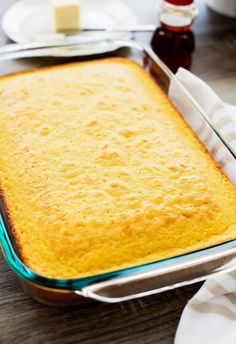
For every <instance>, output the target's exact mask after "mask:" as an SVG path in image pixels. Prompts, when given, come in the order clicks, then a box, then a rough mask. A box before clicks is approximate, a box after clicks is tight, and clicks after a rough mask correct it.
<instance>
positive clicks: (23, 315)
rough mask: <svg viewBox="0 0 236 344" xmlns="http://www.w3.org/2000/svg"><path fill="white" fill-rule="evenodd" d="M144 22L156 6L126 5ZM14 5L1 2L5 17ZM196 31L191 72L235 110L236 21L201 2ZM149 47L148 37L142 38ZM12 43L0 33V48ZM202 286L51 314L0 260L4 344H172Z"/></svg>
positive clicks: (141, 0)
mask: <svg viewBox="0 0 236 344" xmlns="http://www.w3.org/2000/svg"><path fill="white" fill-rule="evenodd" d="M125 1H126V2H127V3H130V5H131V6H133V8H134V9H135V10H136V11H137V14H138V16H139V19H140V22H143V23H145V22H155V21H157V13H156V11H155V0H148V1H147V0H135V1H134V0H125ZM14 2H15V0H1V1H0V15H2V14H3V13H4V11H5V10H6V9H7V8H8V7H9V6H10V5H11V4H12V3H14ZM198 5H199V7H200V10H201V11H200V16H199V18H198V20H197V21H196V23H195V25H194V31H195V34H196V52H195V55H194V61H193V65H192V70H193V72H194V73H196V74H197V75H199V76H200V77H202V78H203V79H204V80H206V81H207V82H208V83H209V84H210V85H211V86H212V87H213V88H214V89H215V90H216V92H217V93H218V94H219V95H220V96H221V97H222V98H223V99H224V100H225V101H228V102H230V103H234V104H236V20H233V19H228V18H226V17H223V16H220V15H218V14H215V13H213V12H211V11H209V10H207V9H206V7H205V5H204V3H203V2H202V1H198ZM138 38H139V39H142V40H144V41H146V42H148V41H149V40H150V36H148V35H140V36H139V37H138ZM7 42H8V40H7V38H6V37H5V36H4V34H3V33H2V32H0V44H1V45H2V44H5V43H7ZM22 64H24V68H25V67H27V66H31V62H30V61H29V62H25V61H18V62H9V63H7V64H5V63H4V64H1V65H0V72H1V73H2V72H4V73H6V72H10V71H14V70H17V69H19V68H21V67H22ZM199 287H200V284H197V285H193V286H189V287H185V288H181V289H176V290H174V291H170V292H166V293H163V294H159V295H156V296H152V297H148V298H144V299H140V300H136V301H132V302H127V303H123V304H117V305H106V304H101V303H88V304H85V305H82V306H81V307H78V308H74V309H59V308H49V307H46V306H44V305H40V304H38V303H37V302H36V301H33V300H31V299H30V298H29V297H28V296H27V295H25V294H24V293H23V291H22V290H21V287H20V286H19V285H18V281H17V279H16V277H15V276H14V274H13V273H12V272H11V271H10V269H9V268H8V266H7V265H6V263H5V262H4V259H3V257H2V255H1V254H0V343H1V344H72V343H86V344H95V343H96V344H97V343H99V344H100V343H101V344H115V343H117V344H118V343H122V344H132V343H135V344H154V343H155V344H171V343H173V341H174V335H175V332H176V328H177V324H178V321H179V318H180V315H181V312H182V310H183V308H184V306H185V304H186V303H187V301H188V300H189V299H190V298H191V297H192V296H193V294H194V293H196V291H197V290H198V289H199ZM190 344H191V343H190Z"/></svg>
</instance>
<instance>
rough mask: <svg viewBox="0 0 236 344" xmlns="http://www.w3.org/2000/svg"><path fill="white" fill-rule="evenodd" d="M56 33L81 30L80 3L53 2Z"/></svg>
mask: <svg viewBox="0 0 236 344" xmlns="http://www.w3.org/2000/svg"><path fill="white" fill-rule="evenodd" d="M51 2H52V7H53V16H54V26H55V31H56V32H64V31H73V30H79V28H80V1H79V0H51Z"/></svg>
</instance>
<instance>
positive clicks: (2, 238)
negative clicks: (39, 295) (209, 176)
mask: <svg viewBox="0 0 236 344" xmlns="http://www.w3.org/2000/svg"><path fill="white" fill-rule="evenodd" d="M112 44H113V45H115V46H117V49H119V48H135V49H138V50H139V51H142V52H143V53H145V54H147V55H148V56H149V58H151V59H152V60H153V62H154V63H155V64H156V65H157V66H158V67H159V68H161V70H162V71H163V72H164V73H165V75H166V76H167V77H168V78H169V79H170V80H171V79H174V80H175V82H176V83H177V84H178V86H180V88H181V89H182V91H183V92H184V93H185V95H186V97H187V98H188V100H189V101H190V102H191V105H193V107H194V108H195V109H196V110H197V112H198V113H199V114H200V115H201V117H203V119H204V120H205V121H206V122H207V124H208V125H209V126H210V127H211V129H212V130H213V132H214V133H215V134H216V135H217V137H218V138H219V139H220V141H221V142H222V144H223V145H224V146H225V148H226V149H227V150H228V151H229V153H230V154H231V155H232V156H233V158H234V159H235V160H236V153H235V152H234V150H233V149H232V147H231V146H230V145H229V144H228V143H227V142H226V141H225V140H224V138H223V137H222V135H221V134H220V133H219V131H218V130H217V129H216V128H215V126H214V125H213V124H212V123H211V122H210V121H209V120H208V118H207V117H206V115H205V114H204V111H203V110H202V108H201V107H200V106H199V104H198V103H197V102H196V101H195V99H194V98H193V97H192V95H191V94H190V93H189V92H188V90H187V89H186V88H185V87H184V86H183V85H182V84H181V83H180V82H179V81H178V80H177V79H176V77H175V75H174V74H173V73H172V72H171V71H170V70H169V68H168V67H167V66H166V65H165V64H164V63H163V62H162V61H161V60H160V59H159V58H158V57H157V56H156V55H155V53H154V52H153V51H152V50H151V48H149V47H148V46H146V45H144V44H142V43H139V42H137V41H136V42H132V41H112ZM5 221H6V219H4V214H3V213H2V212H0V244H1V247H2V250H3V253H4V256H5V258H6V261H7V263H8V265H9V266H10V268H11V269H12V270H13V271H14V272H15V273H16V274H17V275H18V276H19V277H21V278H23V279H24V280H26V281H29V282H31V283H34V284H36V285H40V286H43V287H46V288H53V289H57V290H65V291H76V290H77V291H80V290H81V289H82V288H84V287H87V286H90V285H92V284H94V283H99V282H104V281H109V280H114V279H116V278H122V277H127V276H131V275H136V276H137V275H138V274H139V273H143V272H146V271H150V270H152V271H153V270H154V269H158V268H161V267H163V266H165V265H167V264H168V263H169V264H170V263H173V264H174V263H178V262H180V261H182V262H183V261H188V260H190V259H191V258H194V257H197V256H199V255H204V253H205V254H208V253H209V252H214V251H216V250H218V249H224V248H225V249H227V248H232V247H236V238H235V239H233V240H229V241H227V242H223V243H220V244H217V245H214V246H210V247H206V248H203V249H200V250H196V251H192V252H189V253H185V254H181V255H177V256H174V257H168V258H165V259H161V260H157V261H152V262H150V263H145V264H140V265H137V266H131V267H129V268H123V269H119V270H115V271H111V272H106V273H102V274H97V275H92V276H85V277H79V278H71V279H55V278H49V277H46V276H43V275H40V274H37V273H36V272H34V271H33V270H32V269H31V268H29V267H27V266H26V265H25V264H24V263H23V262H22V260H21V259H20V257H19V255H18V254H17V251H16V249H15V248H14V245H13V243H12V240H11V238H10V235H9V233H8V230H7V226H6V225H5V223H4V222H5Z"/></svg>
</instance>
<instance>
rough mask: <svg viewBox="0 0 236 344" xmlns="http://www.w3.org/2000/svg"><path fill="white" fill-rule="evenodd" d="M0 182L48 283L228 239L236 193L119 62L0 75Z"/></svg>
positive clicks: (175, 118) (28, 259)
mask: <svg viewBox="0 0 236 344" xmlns="http://www.w3.org/2000/svg"><path fill="white" fill-rule="evenodd" d="M0 93H1V107H0V119H1V133H0V180H1V187H2V191H3V194H4V199H5V202H6V205H7V208H8V214H9V219H10V220H11V223H12V228H13V232H14V235H15V237H16V240H17V243H18V247H19V249H20V252H21V255H22V258H23V260H24V261H25V263H26V264H27V265H29V266H30V267H31V268H32V269H33V270H34V271H36V272H38V273H40V274H42V275H45V276H48V277H56V278H72V277H79V276H88V275H92V274H97V273H102V272H106V271H111V270H115V269H120V268H125V267H128V266H132V265H137V264H140V263H146V262H151V261H154V260H158V259H162V258H166V257H170V256H174V255H177V254H182V253H186V252H189V251H191V250H196V249H200V248H203V247H207V246H209V245H214V244H218V243H220V242H224V241H227V240H230V239H233V238H235V236H236V213H235V205H236V191H235V189H234V187H233V186H232V185H231V183H230V182H229V181H228V180H227V178H226V177H225V176H224V175H223V174H222V173H221V171H220V170H219V169H218V168H217V167H216V165H215V163H214V162H213V160H212V159H211V157H210V156H209V155H208V154H207V153H206V151H205V150H204V148H203V146H202V145H201V144H200V143H199V142H198V140H197V139H196V138H195V137H194V135H193V133H192V132H191V130H190V129H189V128H188V127H187V125H186V124H185V123H184V122H183V120H182V118H181V117H180V116H179V114H178V113H177V112H176V110H175V109H174V108H173V106H172V105H171V104H170V102H169V100H168V99H167V97H166V96H165V95H164V94H163V92H162V91H161V90H160V89H159V88H158V87H157V86H156V84H155V82H154V81H153V80H152V79H151V78H150V77H149V76H148V75H147V74H146V72H144V70H142V69H141V68H140V67H139V66H138V65H136V64H134V63H132V62H129V61H128V60H126V59H119V58H113V59H104V60H100V61H95V62H83V63H81V62H80V63H75V64H68V65H64V66H60V67H55V68H48V69H42V70H38V71H36V72H29V73H26V74H19V75H15V76H10V77H5V78H1V79H0Z"/></svg>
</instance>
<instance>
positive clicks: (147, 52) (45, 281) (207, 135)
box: [0, 41, 236, 305]
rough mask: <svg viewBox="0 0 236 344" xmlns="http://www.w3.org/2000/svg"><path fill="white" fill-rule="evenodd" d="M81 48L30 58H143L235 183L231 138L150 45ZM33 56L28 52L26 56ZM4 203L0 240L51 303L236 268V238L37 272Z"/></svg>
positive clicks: (32, 287) (141, 292)
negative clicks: (96, 265)
mask: <svg viewBox="0 0 236 344" xmlns="http://www.w3.org/2000/svg"><path fill="white" fill-rule="evenodd" d="M76 49H77V50H76ZM76 49H75V48H74V49H72V50H69V52H68V51H66V52H65V51H63V50H62V49H60V48H59V50H57V53H55V50H54V53H51V52H50V51H48V53H47V54H48V55H47V56H52V55H54V59H53V60H52V59H51V58H50V59H43V58H42V56H43V52H41V53H40V54H39V56H40V55H41V58H40V61H39V60H37V59H33V60H30V63H31V65H32V66H33V67H38V63H40V65H42V64H44V65H45V64H46V65H48V64H50V65H51V64H58V63H64V62H68V60H67V58H68V57H69V58H70V61H71V60H78V59H79V60H87V59H90V60H91V59H99V58H101V57H104V56H109V57H111V56H122V57H126V58H129V59H131V60H134V61H136V62H138V63H139V64H140V65H141V66H142V67H143V68H144V69H145V70H146V71H147V72H148V73H150V74H151V75H152V76H153V77H154V79H155V80H156V82H157V83H158V84H159V85H160V86H161V88H162V89H163V90H164V92H165V93H166V94H167V95H168V90H169V87H171V88H172V90H173V89H174V94H175V95H177V98H176V99H175V100H174V104H175V106H176V107H177V108H178V109H187V111H182V113H181V114H182V115H183V117H184V119H185V121H186V122H187V123H188V124H189V125H190V126H191V127H192V129H193V131H194V132H195V134H196V135H197V136H198V137H199V139H200V140H201V141H202V142H203V144H204V145H205V146H206V148H207V149H208V151H209V152H210V154H211V155H212V156H213V158H214V159H215V160H216V162H217V163H218V164H219V166H220V167H221V168H222V169H223V170H224V172H225V174H227V175H228V177H229V178H231V180H232V182H233V183H234V184H235V178H236V156H235V153H234V151H233V149H232V148H231V146H230V143H229V142H228V143H226V142H225V140H224V138H223V137H222V136H221V135H220V133H219V132H218V130H217V129H216V128H214V126H213V125H212V124H211V123H210V121H209V119H208V118H207V117H206V116H205V114H204V111H202V109H201V108H200V106H199V105H198V104H197V103H196V101H195V100H194V95H190V94H189V92H188V90H186V89H185V88H184V87H183V86H182V85H181V84H180V83H179V82H178V80H176V78H175V77H174V75H173V74H172V73H171V72H170V70H169V69H168V68H167V67H166V66H165V65H164V64H163V62H162V61H161V60H160V59H159V58H158V57H157V56H156V55H155V54H154V53H153V52H152V50H151V49H150V48H149V47H146V46H144V45H142V44H140V43H135V42H132V41H111V42H107V45H103V46H102V48H101V44H97V46H96V44H95V45H93V47H92V49H89V47H88V46H85V45H84V46H78V47H77V48H76ZM91 51H92V53H91ZM30 56H31V54H30V52H28V56H27V57H30ZM34 56H37V55H34ZM55 56H57V58H56V59H55ZM12 57H14V54H13V56H12ZM17 57H19V56H17ZM65 57H66V59H65ZM186 114H187V115H186ZM0 203H1V204H0V208H1V217H0V241H1V247H2V250H3V253H4V255H5V258H6V261H7V263H8V264H9V266H10V267H11V269H12V270H13V271H14V272H15V273H16V274H17V276H18V277H19V279H20V281H21V283H22V285H23V287H24V289H25V290H26V291H27V292H28V293H29V294H30V295H31V296H33V297H34V298H35V299H37V300H39V301H42V302H46V303H47V304H52V305H71V304H77V303H79V302H83V301H86V299H87V300H88V299H93V300H98V301H103V302H108V303H113V302H121V301H125V300H131V299H134V298H138V297H143V296H147V295H151V294H155V293H160V292H163V291H166V290H170V289H173V288H176V287H180V286H184V285H188V284H191V283H195V282H197V281H202V280H204V279H206V278H207V277H208V276H211V275H213V274H215V273H218V272H220V271H226V270H227V271H229V270H231V269H233V260H234V258H236V240H232V241H230V242H226V243H223V244H219V245H217V246H214V247H209V248H207V249H203V250H199V251H196V252H192V253H189V254H185V255H181V256H177V257H171V258H168V259H165V260H161V261H156V262H151V263H149V264H144V265H140V266H135V267H131V268H128V269H123V270H120V271H113V272H110V273H105V274H102V275H96V276H90V277H86V278H77V279H68V280H57V279H50V278H46V277H44V276H40V275H38V274H36V273H34V271H32V270H31V269H30V268H28V267H27V266H26V265H25V264H24V263H23V262H22V261H21V259H20V257H19V255H18V252H17V248H16V245H15V242H14V238H13V236H12V235H11V229H10V226H9V224H8V222H7V219H6V216H5V211H4V206H3V204H2V202H0Z"/></svg>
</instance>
